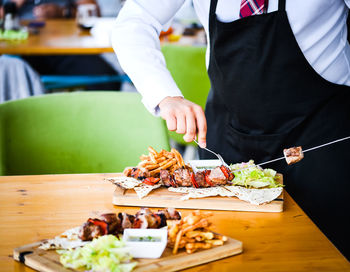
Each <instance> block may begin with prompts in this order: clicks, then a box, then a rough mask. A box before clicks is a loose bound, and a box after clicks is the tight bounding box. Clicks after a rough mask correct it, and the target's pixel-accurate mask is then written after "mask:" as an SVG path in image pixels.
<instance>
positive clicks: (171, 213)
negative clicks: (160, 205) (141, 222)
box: [157, 208, 181, 220]
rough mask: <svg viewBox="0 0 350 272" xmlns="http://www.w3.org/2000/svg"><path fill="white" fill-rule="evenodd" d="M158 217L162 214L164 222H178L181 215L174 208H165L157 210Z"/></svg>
mask: <svg viewBox="0 0 350 272" xmlns="http://www.w3.org/2000/svg"><path fill="white" fill-rule="evenodd" d="M157 214H158V215H160V214H164V216H165V219H166V220H180V219H181V214H180V213H179V212H178V211H177V210H175V209H174V208H167V209H164V210H158V212H157Z"/></svg>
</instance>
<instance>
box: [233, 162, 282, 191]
mask: <svg viewBox="0 0 350 272" xmlns="http://www.w3.org/2000/svg"><path fill="white" fill-rule="evenodd" d="M230 169H231V171H235V172H234V175H235V178H234V179H233V180H232V184H233V185H239V186H244V187H247V188H277V187H282V186H283V185H282V184H280V183H279V182H278V181H277V176H276V174H277V172H276V171H275V170H273V169H268V168H267V169H262V168H260V167H259V166H256V165H255V164H254V161H253V160H250V161H249V162H247V163H237V164H231V165H230ZM239 169H242V171H236V170H239Z"/></svg>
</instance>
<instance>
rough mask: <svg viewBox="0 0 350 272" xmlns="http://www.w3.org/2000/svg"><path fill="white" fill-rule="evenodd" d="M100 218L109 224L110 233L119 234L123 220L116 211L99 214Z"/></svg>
mask: <svg viewBox="0 0 350 272" xmlns="http://www.w3.org/2000/svg"><path fill="white" fill-rule="evenodd" d="M99 219H101V220H103V221H105V222H106V223H107V224H108V234H117V233H118V232H119V230H120V228H121V220H120V218H118V217H117V215H116V214H115V213H104V214H101V215H100V216H99Z"/></svg>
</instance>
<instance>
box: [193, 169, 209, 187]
mask: <svg viewBox="0 0 350 272" xmlns="http://www.w3.org/2000/svg"><path fill="white" fill-rule="evenodd" d="M194 178H195V180H196V182H197V184H198V186H199V187H202V188H206V187H210V185H209V184H208V183H207V182H206V180H205V174H204V172H197V173H196V174H195V176H194Z"/></svg>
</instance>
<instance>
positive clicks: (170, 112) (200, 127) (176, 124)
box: [159, 97, 207, 147]
mask: <svg viewBox="0 0 350 272" xmlns="http://www.w3.org/2000/svg"><path fill="white" fill-rule="evenodd" d="M159 109H160V115H161V116H162V118H163V119H164V120H165V121H166V123H167V126H168V129H169V130H171V131H176V132H177V133H180V134H185V135H184V140H185V141H186V142H192V141H193V140H194V139H195V138H196V134H197V132H198V143H199V145H200V146H201V147H206V144H207V143H206V135H207V120H206V118H205V115H204V111H203V109H202V107H201V106H199V105H197V104H194V103H192V102H191V101H188V100H186V99H184V98H182V97H166V98H164V99H163V100H162V101H161V102H160V103H159Z"/></svg>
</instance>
